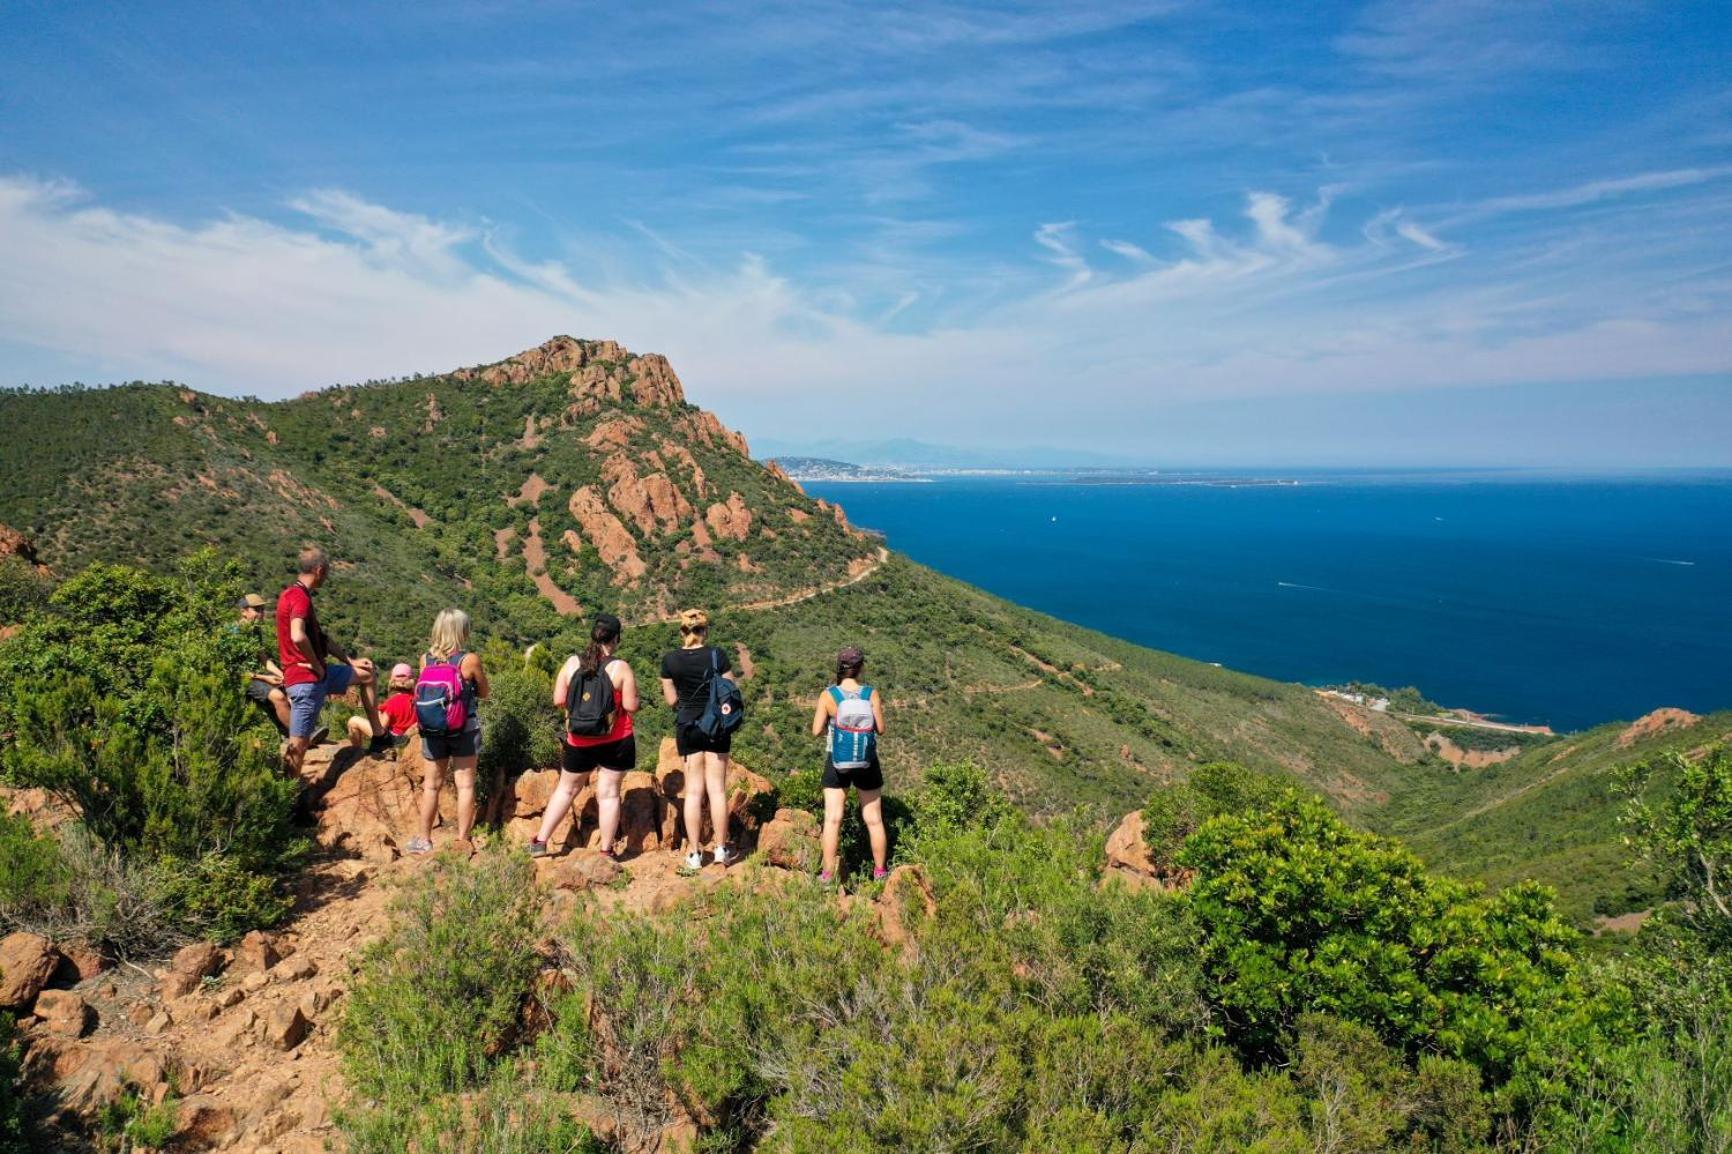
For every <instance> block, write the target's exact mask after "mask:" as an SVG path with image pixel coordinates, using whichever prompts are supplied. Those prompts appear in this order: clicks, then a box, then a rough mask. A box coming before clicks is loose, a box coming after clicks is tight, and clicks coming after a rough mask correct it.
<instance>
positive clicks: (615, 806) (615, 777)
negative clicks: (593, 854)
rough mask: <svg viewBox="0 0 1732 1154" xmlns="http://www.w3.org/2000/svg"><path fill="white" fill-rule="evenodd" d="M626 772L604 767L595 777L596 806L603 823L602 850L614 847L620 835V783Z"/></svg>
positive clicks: (604, 851) (598, 816)
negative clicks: (614, 842)
mask: <svg viewBox="0 0 1732 1154" xmlns="http://www.w3.org/2000/svg"><path fill="white" fill-rule="evenodd" d="M624 778H625V774H624V773H623V772H621V771H620V770H617V769H604V770H602V771H601V772H600V773H598V774H597V775H596V778H595V807H596V810H597V814H596V816H597V818H598V819H599V821H600V824H601V852H603V853H606V852H607V851H608V850H610V849H612V848H613V839H614V838H616V837H618V836H619V783H620V782H621V781H622V780H623V779H624Z"/></svg>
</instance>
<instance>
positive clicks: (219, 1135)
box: [175, 1094, 235, 1150]
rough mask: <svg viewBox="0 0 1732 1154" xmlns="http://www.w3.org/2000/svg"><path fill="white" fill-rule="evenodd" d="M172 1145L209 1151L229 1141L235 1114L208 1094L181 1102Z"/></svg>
mask: <svg viewBox="0 0 1732 1154" xmlns="http://www.w3.org/2000/svg"><path fill="white" fill-rule="evenodd" d="M176 1123H177V1126H178V1129H177V1130H176V1132H175V1145H176V1146H177V1147H179V1146H185V1147H187V1148H189V1149H194V1150H208V1149H211V1148H213V1147H215V1146H217V1145H219V1144H220V1143H221V1142H222V1141H223V1140H224V1139H226V1138H227V1137H229V1135H230V1133H231V1132H232V1131H233V1130H234V1128H235V1115H234V1111H233V1110H231V1109H229V1108H228V1107H227V1106H225V1105H223V1104H222V1103H221V1102H220V1101H218V1100H217V1099H216V1098H214V1097H212V1096H211V1095H209V1094H193V1095H191V1096H190V1097H187V1098H182V1099H181V1101H180V1111H179V1113H178V1115H177V1116H176Z"/></svg>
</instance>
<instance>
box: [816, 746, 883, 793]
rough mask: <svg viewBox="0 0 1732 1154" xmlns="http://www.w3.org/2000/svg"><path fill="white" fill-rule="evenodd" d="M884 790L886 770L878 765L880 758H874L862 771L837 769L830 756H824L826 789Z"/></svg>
mask: <svg viewBox="0 0 1732 1154" xmlns="http://www.w3.org/2000/svg"><path fill="white" fill-rule="evenodd" d="M849 786H853V787H854V788H855V789H883V788H884V770H883V768H882V767H881V766H880V765H879V764H878V758H877V757H876V756H874V757H873V758H872V764H871V765H868V766H864V767H862V768H860V769H837V768H836V763H835V762H833V761H831V760H830V755H829V754H825V755H824V788H825V789H847V788H848V787H849Z"/></svg>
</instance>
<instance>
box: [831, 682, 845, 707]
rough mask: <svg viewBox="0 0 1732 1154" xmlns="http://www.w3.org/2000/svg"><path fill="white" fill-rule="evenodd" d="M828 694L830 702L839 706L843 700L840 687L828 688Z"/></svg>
mask: <svg viewBox="0 0 1732 1154" xmlns="http://www.w3.org/2000/svg"><path fill="white" fill-rule="evenodd" d="M829 692H830V700H831V701H834V702H835V703H836V704H837V705H841V704H842V702H843V700H844V698H843V695H842V687H841V686H840V685H832V686H831V687H830V690H829Z"/></svg>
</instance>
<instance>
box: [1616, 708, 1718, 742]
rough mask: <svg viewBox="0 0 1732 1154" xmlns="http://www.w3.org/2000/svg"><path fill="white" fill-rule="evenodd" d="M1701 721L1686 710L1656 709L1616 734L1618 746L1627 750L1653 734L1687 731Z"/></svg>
mask: <svg viewBox="0 0 1732 1154" xmlns="http://www.w3.org/2000/svg"><path fill="white" fill-rule="evenodd" d="M1701 720H1702V719H1701V718H1700V717H1698V716H1697V715H1696V714H1694V713H1691V712H1690V711H1689V710H1688V709H1677V708H1674V707H1672V706H1666V707H1665V708H1663V709H1656V710H1654V711H1653V712H1652V713H1650V714H1647V715H1646V716H1644V717H1642V718H1639V719H1638V720H1637V721H1636V722H1635V723H1634V724H1633V725H1631V726H1630V727H1629V728H1628V729H1626V730H1624V732H1622V733H1620V734H1618V745H1619V746H1620V747H1622V748H1626V749H1627V748H1629V747H1630V746H1632V745H1634V744H1636V743H1637V742H1638V741H1641V740H1642V739H1643V738H1645V737H1653V736H1654V735H1655V734H1658V733H1665V732H1666V731H1667V730H1670V729H1688V728H1690V726H1692V725H1695V724H1696V723H1697V722H1698V721H1701Z"/></svg>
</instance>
